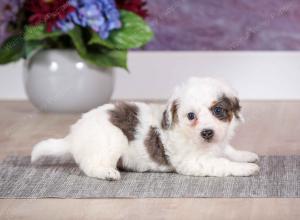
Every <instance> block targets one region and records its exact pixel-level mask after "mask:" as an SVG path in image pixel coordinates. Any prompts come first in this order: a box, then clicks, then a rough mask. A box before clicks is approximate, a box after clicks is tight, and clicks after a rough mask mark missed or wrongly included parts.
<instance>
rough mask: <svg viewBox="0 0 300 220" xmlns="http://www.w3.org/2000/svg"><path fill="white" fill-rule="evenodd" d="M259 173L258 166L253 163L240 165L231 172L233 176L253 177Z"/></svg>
mask: <svg viewBox="0 0 300 220" xmlns="http://www.w3.org/2000/svg"><path fill="white" fill-rule="evenodd" d="M258 173H259V166H258V165H256V164H255V163H246V164H241V165H240V166H239V167H236V169H234V170H233V172H232V175H233V176H253V175H256V174H258Z"/></svg>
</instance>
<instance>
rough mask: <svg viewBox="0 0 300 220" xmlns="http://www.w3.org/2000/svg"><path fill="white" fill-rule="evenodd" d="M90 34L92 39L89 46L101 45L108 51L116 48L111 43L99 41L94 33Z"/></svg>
mask: <svg viewBox="0 0 300 220" xmlns="http://www.w3.org/2000/svg"><path fill="white" fill-rule="evenodd" d="M91 32H92V37H91V39H90V41H89V43H88V44H89V45H92V44H98V45H101V46H104V47H107V48H110V49H114V48H115V47H116V46H115V45H114V44H113V43H112V42H110V41H108V40H103V39H101V38H100V37H99V35H98V34H97V33H96V32H94V31H91Z"/></svg>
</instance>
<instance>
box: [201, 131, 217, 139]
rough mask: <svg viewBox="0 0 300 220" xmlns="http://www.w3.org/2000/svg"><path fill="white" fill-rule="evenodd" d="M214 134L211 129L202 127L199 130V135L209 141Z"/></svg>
mask: <svg viewBox="0 0 300 220" xmlns="http://www.w3.org/2000/svg"><path fill="white" fill-rule="evenodd" d="M214 134H215V132H214V131H213V130H212V129H204V130H202V131H201V137H202V138H203V139H204V140H206V141H210V140H211V139H212V138H213V136H214Z"/></svg>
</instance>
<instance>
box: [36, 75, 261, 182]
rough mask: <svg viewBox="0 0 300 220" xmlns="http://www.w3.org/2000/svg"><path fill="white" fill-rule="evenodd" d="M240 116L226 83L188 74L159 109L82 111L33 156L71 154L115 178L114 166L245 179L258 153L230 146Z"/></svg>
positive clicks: (132, 105)
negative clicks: (62, 135)
mask: <svg viewBox="0 0 300 220" xmlns="http://www.w3.org/2000/svg"><path fill="white" fill-rule="evenodd" d="M241 117H242V116H241V115H240V105H239V100H238V98H237V94H236V92H235V91H234V90H233V89H232V88H230V87H229V86H227V85H226V84H225V83H223V82H221V81H218V80H215V79H211V78H191V79H189V80H188V81H187V82H186V83H184V84H183V85H181V86H179V87H177V88H176V89H175V91H174V93H173V95H172V96H171V98H170V99H169V101H168V102H167V104H166V105H164V106H159V105H148V104H145V103H139V102H129V103H125V102H121V103H116V104H107V105H103V106H100V107H98V108H96V109H94V110H92V111H90V112H88V113H86V114H84V115H83V116H82V118H81V119H80V120H79V121H78V122H77V123H76V124H74V125H73V126H72V128H71V131H70V133H69V134H68V135H67V136H66V137H65V138H63V139H49V140H46V141H42V142H40V143H39V144H37V145H36V146H35V147H34V149H33V152H32V157H31V159H32V162H34V161H36V160H37V159H38V158H40V157H41V156H46V155H48V156H49V155H50V156H62V155H65V154H71V155H72V156H73V158H74V159H75V161H76V162H77V163H78V165H79V166H80V168H81V169H82V170H83V171H84V173H85V174H86V175H88V176H90V177H96V178H100V179H109V180H118V179H120V173H119V171H118V169H117V168H120V169H125V170H131V171H137V172H145V171H158V172H170V171H174V172H177V173H180V174H184V175H193V176H219V177H221V176H229V175H233V176H249V175H253V174H256V173H257V172H258V171H259V167H258V166H257V165H256V164H254V163H253V162H255V161H256V160H258V156H257V155H256V154H255V153H251V152H246V151H238V150H235V149H234V148H233V147H232V146H231V145H230V144H229V140H230V138H231V137H232V135H233V133H234V129H235V127H236V126H237V124H238V123H239V121H240V120H241Z"/></svg>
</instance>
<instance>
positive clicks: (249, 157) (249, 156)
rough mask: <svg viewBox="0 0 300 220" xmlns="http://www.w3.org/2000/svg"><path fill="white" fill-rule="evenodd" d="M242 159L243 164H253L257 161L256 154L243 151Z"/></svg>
mask: <svg viewBox="0 0 300 220" xmlns="http://www.w3.org/2000/svg"><path fill="white" fill-rule="evenodd" d="M242 158H243V161H244V162H248V163H254V162H256V161H258V160H259V157H258V155H257V154H256V153H252V152H248V151H244V152H243V154H242Z"/></svg>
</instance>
